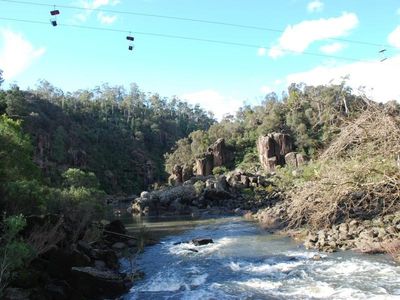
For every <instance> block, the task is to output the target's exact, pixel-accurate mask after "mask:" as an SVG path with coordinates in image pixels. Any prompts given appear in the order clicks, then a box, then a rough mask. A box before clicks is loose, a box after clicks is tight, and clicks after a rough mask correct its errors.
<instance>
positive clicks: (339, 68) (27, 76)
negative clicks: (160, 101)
mask: <svg viewBox="0 0 400 300" xmlns="http://www.w3.org/2000/svg"><path fill="white" fill-rule="evenodd" d="M53 4H56V5H57V6H56V9H58V10H59V11H60V15H58V16H57V22H58V24H59V26H57V27H53V26H51V24H50V19H51V16H50V13H49V11H50V10H52V9H54V6H53ZM129 32H131V35H133V36H134V37H135V41H134V42H133V45H134V47H135V48H134V50H133V51H129V50H128V46H129V41H127V40H126V36H127V35H128V34H129ZM381 50H385V51H384V52H383V53H380V51H381ZM0 69H2V70H3V72H4V74H3V75H4V77H5V79H6V84H5V86H6V87H7V84H12V83H17V84H18V85H20V86H21V87H22V88H27V87H32V88H33V87H35V85H36V84H37V81H38V80H39V79H46V80H48V81H50V82H51V83H52V84H54V85H55V86H57V87H60V88H62V89H63V90H64V91H73V90H76V89H81V88H93V87H95V86H96V85H99V84H101V83H104V82H109V83H110V84H112V85H114V84H119V85H124V86H126V87H128V86H129V83H131V82H136V83H137V84H138V85H139V87H140V88H141V89H142V90H143V91H145V92H158V93H160V94H161V95H162V96H172V95H177V96H179V97H181V98H182V99H186V100H188V101H189V102H191V103H199V104H200V105H201V106H203V107H204V108H206V109H207V110H212V111H213V112H214V113H215V114H216V115H217V116H218V117H220V116H222V115H223V114H225V113H230V112H234V111H235V110H236V109H237V108H238V107H239V106H241V105H242V104H243V103H246V104H256V103H259V102H260V101H261V99H262V98H263V96H265V94H267V93H269V92H271V91H275V92H276V93H277V94H281V92H282V91H284V90H285V89H286V88H287V86H288V85H289V84H290V83H292V82H297V83H299V82H304V83H306V84H328V83H330V82H339V81H341V80H342V78H344V77H348V79H347V83H348V85H350V86H351V87H352V88H353V89H354V90H355V91H357V90H359V88H360V87H361V88H362V90H363V92H365V93H366V94H367V95H368V96H369V97H372V98H374V99H375V100H377V101H382V102H384V101H387V100H390V99H397V100H399V99H400V84H399V78H400V2H399V1H398V0H379V1H378V0H351V1H349V0H329V1H328V0H326V1H324V0H286V1H272V0H271V1H270V0H248V1H245V0H218V1H215V0H201V1H200V0H136V1H131V0H129V1H128V0H58V1H53V2H49V1H47V0H31V1H13V0H0Z"/></svg>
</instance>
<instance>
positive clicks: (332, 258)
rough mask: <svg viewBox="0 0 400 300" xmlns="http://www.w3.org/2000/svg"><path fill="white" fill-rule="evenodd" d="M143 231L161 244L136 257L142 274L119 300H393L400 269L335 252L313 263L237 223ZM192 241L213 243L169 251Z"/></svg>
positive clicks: (379, 259)
mask: <svg viewBox="0 0 400 300" xmlns="http://www.w3.org/2000/svg"><path fill="white" fill-rule="evenodd" d="M168 224H170V225H171V226H168ZM146 226H148V227H149V230H150V231H151V227H152V226H153V227H154V228H156V229H157V230H159V234H160V232H161V235H164V237H163V238H161V242H160V243H159V244H156V245H154V246H151V247H148V248H146V250H145V251H144V253H142V254H141V255H139V257H138V259H137V261H136V264H137V266H138V267H139V268H140V269H141V270H142V271H144V272H145V274H146V275H145V277H144V279H142V280H139V281H137V282H136V283H135V285H134V287H133V288H132V289H131V291H130V293H129V294H128V295H126V296H125V297H124V299H126V300H127V299H152V300H153V299H400V267H399V266H396V265H395V264H394V263H393V262H391V261H390V259H389V258H388V257H386V256H384V255H376V256H368V255H361V254H356V253H353V252H337V253H333V254H326V255H324V254H321V257H322V258H321V259H320V260H313V259H312V257H313V256H314V255H315V254H317V252H315V251H308V250H306V249H304V247H303V246H301V245H299V244H296V243H295V242H293V241H292V240H291V239H289V238H285V237H282V236H277V235H273V234H268V233H266V232H265V231H263V230H261V229H260V228H259V227H258V226H257V224H254V223H252V222H248V221H245V220H243V219H242V218H239V217H226V218H218V219H210V220H201V221H197V223H196V222H190V221H188V220H185V221H173V222H155V223H147V224H146ZM182 227H183V228H182ZM167 228H171V230H172V231H169V230H168V229H167ZM174 229H175V230H174ZM177 229H183V230H184V231H182V232H179V231H177ZM168 234H170V235H168ZM196 237H211V238H212V239H213V240H214V243H213V244H208V245H203V246H197V247H196V246H194V245H193V244H188V243H180V244H176V243H178V242H184V241H189V240H191V239H192V238H196ZM196 251H198V252H196ZM124 265H125V267H126V268H128V267H127V265H128V264H127V263H126V261H125V264H124Z"/></svg>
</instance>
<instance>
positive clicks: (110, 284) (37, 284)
mask: <svg viewBox="0 0 400 300" xmlns="http://www.w3.org/2000/svg"><path fill="white" fill-rule="evenodd" d="M61 220H62V217H61V216H56V215H45V216H31V217H28V218H27V221H28V226H27V229H26V230H25V231H26V232H24V234H25V235H26V236H28V237H29V238H30V239H33V238H34V237H36V239H35V240H32V243H35V244H36V245H38V244H40V243H42V248H41V251H40V252H38V255H37V256H36V257H35V258H34V259H33V260H32V261H31V262H30V263H29V265H28V266H27V267H26V268H25V269H23V270H20V271H19V272H17V273H16V274H15V276H14V277H13V278H12V281H11V282H10V286H9V287H8V288H7V289H6V290H5V293H4V299H5V300H16V299H18V300H21V299H38V300H39V299H40V300H47V299H48V300H67V299H77V300H86V299H91V300H92V299H105V298H109V299H114V298H116V297H118V296H120V295H121V294H124V293H126V292H127V291H128V290H129V289H130V287H131V286H132V279H133V278H134V276H135V274H132V273H129V272H120V263H119V259H120V258H121V257H123V256H127V255H128V254H129V253H132V252H137V251H138V249H140V248H141V247H142V245H141V244H140V242H141V241H140V240H138V239H137V238H136V237H133V236H129V235H128V234H127V231H126V229H125V227H124V225H123V224H122V223H121V222H120V221H118V220H116V221H112V222H107V224H105V223H104V222H103V223H99V224H92V226H91V228H82V230H81V232H76V231H75V232H74V231H71V230H69V229H70V227H68V226H67V225H66V223H65V222H62V221H61ZM54 222H55V223H54ZM53 223H54V224H53ZM43 224H46V225H47V227H46V232H47V233H48V234H50V232H52V231H51V230H50V229H49V228H50V227H49V226H51V228H52V230H53V231H54V233H55V235H54V237H53V238H52V239H53V240H52V244H50V246H46V243H47V242H45V240H44V239H43V235H42V232H39V231H38V228H43ZM28 231H29V232H28ZM47 238H49V237H47Z"/></svg>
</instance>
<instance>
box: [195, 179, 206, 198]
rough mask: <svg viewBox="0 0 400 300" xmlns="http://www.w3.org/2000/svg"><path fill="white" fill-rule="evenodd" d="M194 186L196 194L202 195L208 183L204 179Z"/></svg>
mask: <svg viewBox="0 0 400 300" xmlns="http://www.w3.org/2000/svg"><path fill="white" fill-rule="evenodd" d="M193 187H194V189H195V191H196V195H197V196H200V195H201V193H202V192H203V190H204V189H205V188H206V184H205V183H204V182H203V181H201V180H199V181H196V182H195V183H194V184H193Z"/></svg>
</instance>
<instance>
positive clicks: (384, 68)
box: [286, 55, 400, 102]
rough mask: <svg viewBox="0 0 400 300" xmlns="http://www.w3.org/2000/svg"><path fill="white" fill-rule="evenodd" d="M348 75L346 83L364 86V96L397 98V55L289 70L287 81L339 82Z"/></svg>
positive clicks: (399, 93)
mask: <svg viewBox="0 0 400 300" xmlns="http://www.w3.org/2000/svg"><path fill="white" fill-rule="evenodd" d="M345 76H349V79H348V80H347V85H348V86H350V87H351V88H352V89H353V90H354V91H357V90H358V89H359V87H365V88H366V91H367V92H368V93H367V96H369V97H370V98H372V99H374V100H376V101H379V102H386V101H389V100H393V99H396V100H400V87H399V84H398V78H399V77H400V55H397V56H394V57H393V58H391V59H388V60H386V61H384V62H379V61H372V62H356V63H351V64H346V65H341V66H338V65H336V66H332V65H330V66H319V67H316V68H314V69H312V70H309V71H306V72H302V73H295V74H290V75H288V76H287V78H286V79H287V84H288V85H289V84H291V83H293V82H296V83H300V82H304V83H306V84H309V85H320V84H329V83H330V82H332V83H339V82H341V81H342V78H343V77H345Z"/></svg>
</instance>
